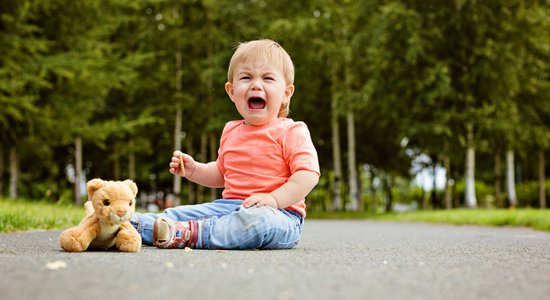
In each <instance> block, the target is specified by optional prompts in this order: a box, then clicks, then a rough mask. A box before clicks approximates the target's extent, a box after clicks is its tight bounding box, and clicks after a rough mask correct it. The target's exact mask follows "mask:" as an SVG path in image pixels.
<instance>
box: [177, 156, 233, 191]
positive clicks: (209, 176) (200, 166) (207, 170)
mask: <svg viewBox="0 0 550 300" xmlns="http://www.w3.org/2000/svg"><path fill="white" fill-rule="evenodd" d="M180 157H181V158H183V163H184V165H185V173H184V172H183V170H181V168H180ZM170 173H172V174H174V175H178V176H182V175H183V176H185V178H187V179H188V180H190V181H192V182H195V183H198V184H200V185H203V186H206V187H212V188H219V187H223V184H224V180H223V176H222V173H221V172H220V169H218V165H217V164H216V162H215V161H213V162H209V163H206V164H205V163H199V162H196V161H195V160H194V159H193V157H191V156H190V155H187V154H185V153H182V152H181V151H178V150H176V151H174V154H173V156H172V161H171V162H170Z"/></svg>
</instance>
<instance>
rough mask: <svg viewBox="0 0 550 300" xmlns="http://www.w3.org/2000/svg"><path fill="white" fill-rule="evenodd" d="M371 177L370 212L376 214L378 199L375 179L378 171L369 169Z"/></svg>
mask: <svg viewBox="0 0 550 300" xmlns="http://www.w3.org/2000/svg"><path fill="white" fill-rule="evenodd" d="M369 175H370V197H371V198H370V211H371V212H372V213H376V210H377V206H378V205H377V204H378V201H377V199H376V188H375V187H374V178H375V177H376V171H375V170H374V168H373V167H369Z"/></svg>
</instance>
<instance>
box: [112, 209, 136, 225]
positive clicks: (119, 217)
mask: <svg viewBox="0 0 550 300" xmlns="http://www.w3.org/2000/svg"><path fill="white" fill-rule="evenodd" d="M131 217H132V214H131V212H130V211H128V210H117V211H116V213H111V221H112V222H113V223H124V222H126V221H128V220H130V218H131Z"/></svg>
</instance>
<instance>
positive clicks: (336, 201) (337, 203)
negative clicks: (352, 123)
mask: <svg viewBox="0 0 550 300" xmlns="http://www.w3.org/2000/svg"><path fill="white" fill-rule="evenodd" d="M331 106H332V107H331V108H332V111H331V113H332V117H331V128H332V161H333V164H334V183H333V195H332V210H340V208H341V207H342V197H341V189H342V188H341V180H342V163H341V159H342V155H341V151H340V125H339V123H338V99H337V97H336V96H334V95H333V96H332V103H331Z"/></svg>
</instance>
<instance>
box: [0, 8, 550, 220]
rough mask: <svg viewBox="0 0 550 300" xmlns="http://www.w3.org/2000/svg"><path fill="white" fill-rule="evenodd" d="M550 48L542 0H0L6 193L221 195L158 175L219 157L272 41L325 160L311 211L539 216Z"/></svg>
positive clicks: (72, 198)
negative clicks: (171, 166)
mask: <svg viewBox="0 0 550 300" xmlns="http://www.w3.org/2000/svg"><path fill="white" fill-rule="evenodd" d="M549 33H550V1H547V0H546V1H545V0H542V1H535V0H525V1H524V0H500V1H499V0H487V1H475V0H470V1H468V0H444V1H443V0H423V1H419V0H392V1H390V0H386V1H383V0H346V1H332V0H318V1H309V0H304V1H264V0H242V1H227V0H218V1H216V0H202V1H200V0H196V1H191V0H189V1H185V0H182V1H173V0H98V1H75V0H0V196H3V197H6V198H25V199H36V200H48V201H51V202H66V203H76V204H81V203H82V202H83V201H84V200H85V199H86V198H85V197H86V191H85V184H86V181H87V180H90V179H92V178H96V177H100V178H103V179H106V180H123V179H127V178H131V179H133V180H134V181H136V182H137V184H138V186H139V189H140V193H139V195H138V198H139V204H140V205H141V206H142V207H149V208H150V209H153V210H154V209H159V208H163V207H166V206H173V205H177V204H193V203H201V202H206V201H211V200H212V199H216V198H219V197H221V190H215V189H207V188H203V187H200V186H197V185H195V184H192V183H190V182H188V181H187V180H185V179H183V180H182V179H181V178H178V177H176V178H175V177H174V176H172V175H171V174H170V173H169V172H168V163H169V161H170V158H171V154H172V152H173V150H174V149H181V150H183V151H184V152H187V153H189V154H191V155H193V156H194V158H195V159H196V160H198V161H202V162H207V161H212V160H215V159H216V156H217V149H218V141H219V136H220V134H221V130H222V129H223V126H224V124H225V123H226V122H227V121H229V120H233V119H239V115H238V114H237V112H236V109H235V108H234V106H233V105H232V103H231V101H230V100H229V99H228V97H227V95H226V94H225V91H224V83H225V82H226V80H227V67H228V63H229V59H230V57H231V55H232V53H233V50H234V48H235V47H236V46H237V45H238V43H239V42H243V41H247V40H251V39H257V38H270V39H274V40H276V41H277V42H279V43H280V44H281V45H282V46H283V47H284V48H285V49H286V50H287V51H288V52H289V54H290V55H291V57H292V58H293V61H294V64H295V67H296V80H295V85H296V92H295V94H294V96H293V98H292V101H291V113H290V117H291V118H293V119H294V120H300V121H304V122H306V123H307V124H308V126H309V129H310V131H311V134H312V137H313V141H314V143H315V145H316V147H317V151H318V153H319V159H320V163H321V169H322V176H321V180H320V183H319V185H318V186H317V187H316V188H315V189H314V191H313V192H312V193H311V194H310V195H309V196H308V199H307V200H306V203H307V205H308V210H310V211H340V210H348V211H370V212H387V211H392V210H394V211H405V210H416V209H445V208H446V209H450V208H458V207H471V208H475V207H489V208H494V207H498V208H502V207H535V208H539V207H540V208H545V207H546V206H547V203H546V202H547V200H546V199H547V197H548V195H549V194H550V188H549V187H548V186H549V185H550V181H548V180H547V179H546V177H545V174H547V173H548V171H549V169H550V165H549V163H548V159H547V157H548V154H549V152H550V99H549V97H550V77H549V71H550V35H549Z"/></svg>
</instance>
